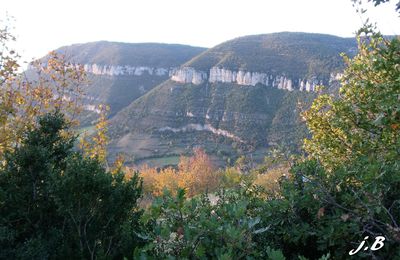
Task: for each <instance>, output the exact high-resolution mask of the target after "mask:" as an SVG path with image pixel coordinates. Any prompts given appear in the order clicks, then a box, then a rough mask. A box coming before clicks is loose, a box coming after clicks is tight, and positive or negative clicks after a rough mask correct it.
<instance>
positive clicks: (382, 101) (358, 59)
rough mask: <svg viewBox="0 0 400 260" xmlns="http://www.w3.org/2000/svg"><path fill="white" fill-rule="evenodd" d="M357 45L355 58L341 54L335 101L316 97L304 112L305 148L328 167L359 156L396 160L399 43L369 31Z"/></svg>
mask: <svg viewBox="0 0 400 260" xmlns="http://www.w3.org/2000/svg"><path fill="white" fill-rule="evenodd" d="M364 31H365V32H367V33H369V32H370V28H366V29H365V30H364ZM361 32H362V31H361ZM358 42H359V54H358V55H357V56H355V57H354V58H353V59H350V58H348V57H346V56H345V60H346V63H347V64H348V67H347V68H346V70H345V72H344V76H343V78H342V80H341V81H342V87H341V89H340V96H339V98H335V97H333V96H330V95H328V94H324V95H321V96H319V97H318V98H317V99H316V100H315V101H314V103H313V105H312V107H311V109H310V110H309V111H307V112H306V113H304V118H305V119H306V120H307V126H308V128H309V129H310V131H311V133H312V138H311V139H308V140H305V149H306V151H307V152H308V153H309V154H310V156H311V157H312V158H315V159H318V160H319V161H321V163H323V165H325V166H327V167H328V168H330V169H332V168H335V167H337V166H340V165H343V164H345V163H347V162H349V161H351V160H353V159H354V158H357V157H359V156H367V155H371V154H374V156H378V158H379V159H380V160H382V161H385V160H394V159H395V158H398V156H399V155H398V147H399V145H400V139H399V130H400V123H399V121H400V105H399V104H400V103H399V95H400V88H399V86H400V85H399V82H400V69H399V64H400V41H399V39H397V38H394V39H392V40H385V39H383V38H382V37H381V35H380V34H377V33H373V34H372V35H370V36H367V37H363V38H362V37H358Z"/></svg>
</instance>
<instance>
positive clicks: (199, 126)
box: [158, 124, 243, 143]
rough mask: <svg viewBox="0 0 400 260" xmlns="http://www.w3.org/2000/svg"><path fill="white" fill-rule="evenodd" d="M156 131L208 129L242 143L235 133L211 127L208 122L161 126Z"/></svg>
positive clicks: (176, 131)
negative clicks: (180, 125) (175, 126)
mask: <svg viewBox="0 0 400 260" xmlns="http://www.w3.org/2000/svg"><path fill="white" fill-rule="evenodd" d="M158 131H160V132H164V131H172V132H174V133H178V132H187V131H208V132H212V133H214V134H216V135H222V136H225V137H228V138H231V139H233V140H235V141H238V142H241V143H243V140H242V139H240V138H239V137H237V136H236V135H234V134H232V133H230V132H228V131H226V130H222V129H217V128H215V127H213V126H212V125H210V124H205V125H201V124H188V125H186V126H183V127H180V128H173V127H169V126H165V127H162V128H160V129H158Z"/></svg>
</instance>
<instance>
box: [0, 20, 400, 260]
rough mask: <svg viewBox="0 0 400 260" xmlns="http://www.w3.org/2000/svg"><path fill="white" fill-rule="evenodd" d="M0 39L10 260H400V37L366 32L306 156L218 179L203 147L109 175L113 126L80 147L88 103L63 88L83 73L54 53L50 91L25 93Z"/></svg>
mask: <svg viewBox="0 0 400 260" xmlns="http://www.w3.org/2000/svg"><path fill="white" fill-rule="evenodd" d="M0 33H1V36H2V37H0V42H1V44H2V47H4V50H5V51H4V52H3V53H2V54H1V60H0V65H1V67H0V72H1V73H0V84H1V88H0V98H1V106H0V113H1V114H0V119H1V120H0V126H1V128H0V129H1V132H0V148H1V150H0V152H1V153H0V162H1V164H0V248H1V251H0V258H1V259H64V258H66V259H89V258H90V259H122V258H124V257H126V258H128V259H302V260H304V259H347V258H349V257H350V255H351V254H353V253H354V255H355V257H359V258H362V257H365V258H372V259H400V227H399V225H400V223H399V222H400V103H399V96H400V68H399V64H400V39H399V38H392V39H390V40H387V39H384V38H383V37H382V36H381V35H380V34H379V33H376V32H375V31H374V30H372V29H371V27H365V28H363V29H362V30H360V32H359V36H362V37H358V54H357V55H356V56H354V57H351V58H349V57H347V56H344V59H345V62H346V69H345V71H344V75H343V77H342V79H341V88H340V91H339V95H333V94H327V93H325V94H321V95H319V96H318V97H317V98H316V99H315V100H314V101H313V104H312V106H311V107H310V109H308V110H307V111H306V112H305V113H303V117H304V119H305V121H306V124H307V126H308V128H309V130H310V133H311V136H310V137H309V138H308V139H306V140H305V141H304V151H305V152H306V153H305V154H304V155H303V156H301V157H300V156H291V155H290V154H288V153H287V152H286V151H279V150H277V151H275V153H271V154H270V155H269V156H267V157H266V159H265V162H264V164H263V165H259V166H254V165H253V164H252V162H251V160H249V158H245V157H240V158H239V159H238V160H237V161H236V164H235V166H234V167H229V168H225V169H220V170H216V169H215V168H213V166H212V162H211V161H210V158H208V156H207V155H206V154H205V153H204V151H202V150H196V151H195V155H194V156H193V157H191V158H188V157H182V158H181V161H180V164H179V167H178V168H166V169H151V168H145V169H142V170H141V172H140V173H137V172H135V171H133V170H132V169H130V170H126V171H125V170H124V169H123V167H122V166H121V163H120V162H116V163H115V165H114V166H108V165H107V163H106V161H105V140H106V137H105V134H106V130H105V125H106V123H105V116H104V115H103V116H102V117H101V118H100V119H101V120H100V121H99V124H98V127H97V132H96V134H95V135H94V136H93V137H92V139H91V141H90V140H87V141H85V140H83V141H81V145H80V146H79V147H78V146H77V145H76V144H77V142H76V141H77V138H78V137H77V136H76V134H75V133H74V131H73V130H72V128H71V126H73V125H74V124H75V120H74V111H77V110H79V109H78V107H77V105H78V103H75V102H74V103H72V104H71V103H70V101H71V100H69V99H63V98H60V95H59V93H60V92H57V91H64V90H66V89H68V90H69V92H68V93H75V94H78V93H79V91H78V89H76V88H73V89H71V88H68V86H70V85H69V84H72V85H73V86H76V84H79V83H80V82H83V81H82V80H83V79H84V73H83V72H82V71H81V70H79V69H78V70H76V69H72V68H71V67H70V66H68V64H65V63H64V62H63V60H62V59H60V57H59V56H57V55H56V56H55V57H54V59H51V60H50V63H49V65H48V66H47V67H46V68H45V70H44V71H46V72H47V73H48V76H47V77H46V78H48V77H49V78H50V79H52V80H53V81H50V82H51V83H52V84H47V85H46V84H36V83H35V82H24V83H23V82H21V79H20V77H19V76H18V75H17V73H16V71H17V68H18V66H17V63H16V61H15V56H13V55H14V51H12V50H9V49H8V47H7V43H8V41H9V40H12V39H13V38H12V36H11V35H10V34H9V33H8V31H7V30H1V31H0ZM74 80H77V81H74ZM39 82H41V81H39ZM43 82H47V83H48V82H49V81H43ZM60 82H61V83H64V84H61V85H60V84H59V83H60ZM20 84H21V85H20ZM17 86H25V88H18V87H17ZM61 93H64V92H61ZM45 94H46V95H45ZM34 105H39V107H37V106H34ZM35 107H37V109H31V108H35ZM245 108H246V107H244V109H245ZM61 111H62V112H63V113H64V114H65V115H64V114H63V113H61ZM281 113H282V115H284V114H285V111H282V112H281ZM140 176H141V177H140ZM142 184H143V185H142ZM146 198H147V199H149V200H148V201H147V202H146V201H144V199H146ZM144 202H146V203H144ZM139 203H141V207H140V206H138V205H139ZM381 236H382V237H384V240H380V243H378V244H376V243H374V241H375V239H376V238H377V237H381ZM363 240H366V244H365V246H368V248H367V249H364V246H360V247H359V245H360V243H361V241H363Z"/></svg>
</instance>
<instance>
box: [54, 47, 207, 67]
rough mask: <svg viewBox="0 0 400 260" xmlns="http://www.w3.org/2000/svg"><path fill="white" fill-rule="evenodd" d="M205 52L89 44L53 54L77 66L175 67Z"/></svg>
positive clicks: (63, 49)
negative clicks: (64, 56) (57, 54)
mask: <svg viewBox="0 0 400 260" xmlns="http://www.w3.org/2000/svg"><path fill="white" fill-rule="evenodd" d="M204 50H205V48H202V47H193V46H188V45H181V44H162V43H122V42H107V41H100V42H92V43H84V44H74V45H71V46H65V47H61V48H59V49H57V50H56V52H58V53H62V54H65V55H67V56H68V58H69V59H70V60H71V61H72V62H75V63H79V64H87V63H89V64H93V63H96V64H99V65H122V66H123V65H129V66H133V67H136V66H147V67H151V68H171V67H178V66H180V65H181V64H182V63H184V62H186V61H188V60H189V59H191V58H193V57H194V56H196V55H198V54H200V53H201V52H203V51H204Z"/></svg>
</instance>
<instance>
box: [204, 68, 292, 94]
mask: <svg viewBox="0 0 400 260" xmlns="http://www.w3.org/2000/svg"><path fill="white" fill-rule="evenodd" d="M209 82H210V83H215V82H222V83H236V84H239V85H243V86H255V85H257V84H263V85H266V86H268V85H270V84H272V86H274V87H277V88H279V89H286V90H289V91H292V90H293V89H294V88H293V83H292V80H291V79H288V78H286V77H284V76H278V77H273V76H272V75H268V74H266V73H262V72H250V71H242V70H239V71H231V70H228V69H223V68H218V67H212V68H211V69H210V77H209Z"/></svg>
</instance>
